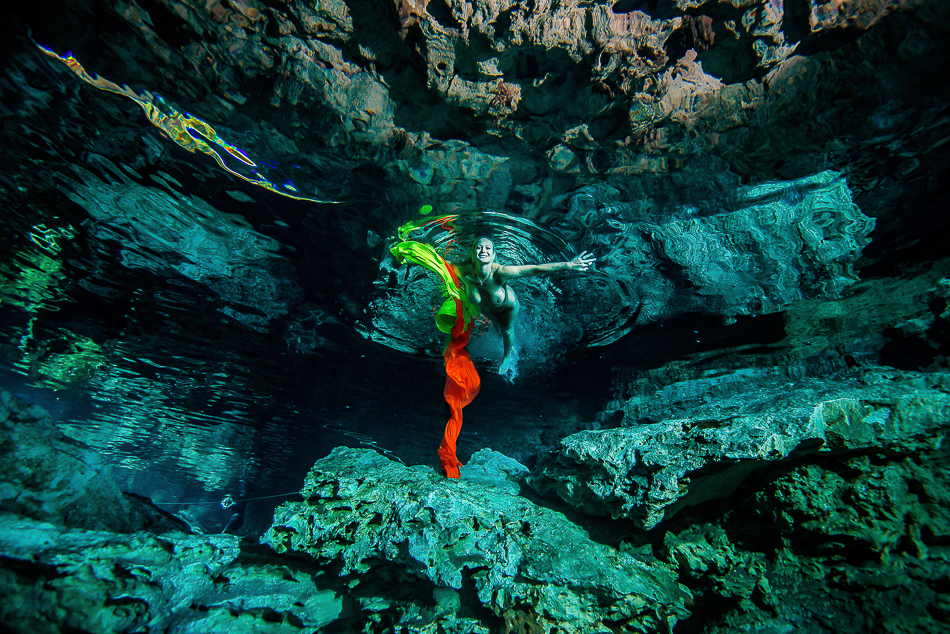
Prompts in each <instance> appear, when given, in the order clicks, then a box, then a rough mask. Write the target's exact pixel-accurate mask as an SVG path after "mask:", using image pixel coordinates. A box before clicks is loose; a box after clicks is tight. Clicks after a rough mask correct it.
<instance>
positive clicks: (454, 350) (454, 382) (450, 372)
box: [439, 262, 481, 478]
mask: <svg viewBox="0 0 950 634" xmlns="http://www.w3.org/2000/svg"><path fill="white" fill-rule="evenodd" d="M445 264H446V268H447V269H448V270H449V273H450V274H451V275H452V281H453V282H455V284H456V286H457V287H458V288H459V289H460V290H461V289H462V283H461V282H460V281H459V278H458V274H457V273H456V271H455V267H454V266H452V265H451V264H449V263H448V262H446V263H445ZM455 311H456V312H455V315H456V317H455V326H454V327H453V328H452V340H451V341H449V343H448V345H446V346H445V353H444V354H443V357H444V359H445V390H444V391H443V394H444V395H445V402H446V403H448V404H449V410H451V416H450V417H449V422H448V423H446V425H445V435H444V436H442V444H440V445H439V459H440V460H441V461H442V468H443V469H445V475H447V476H448V477H450V478H458V477H459V476H460V475H461V474H460V473H459V467H461V466H462V463H461V462H459V459H458V458H457V457H456V455H455V441H456V440H457V439H458V436H459V432H461V431H462V408H463V407H465V406H466V405H468V404H469V403H471V402H472V399H474V398H475V397H476V396H477V395H478V389H479V388H480V387H481V379H479V378H478V372H476V371H475V364H474V363H472V358H471V357H470V356H469V355H468V352H466V351H465V346H466V345H467V344H468V340H469V338H470V337H471V336H472V330H473V328H474V327H475V320H474V319H473V320H471V321H470V322H469V324H468V327H467V328H466V327H465V317H464V314H463V312H462V302H461V301H460V300H459V299H457V298H456V299H455Z"/></svg>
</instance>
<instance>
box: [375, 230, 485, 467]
mask: <svg viewBox="0 0 950 634" xmlns="http://www.w3.org/2000/svg"><path fill="white" fill-rule="evenodd" d="M407 227H408V225H407V226H405V227H402V228H401V229H400V231H399V236H400V238H403V239H404V238H405V236H406V235H407V234H408V232H409V231H411V229H408V230H407ZM390 252H391V253H392V254H393V257H395V258H396V259H397V260H399V261H400V262H405V261H406V260H408V261H410V262H413V263H415V264H418V265H420V266H424V267H426V268H427V269H429V270H430V271H432V272H434V273H436V274H437V275H439V277H441V278H442V282H443V284H444V289H443V294H444V295H445V296H446V300H445V302H444V303H443V304H442V307H441V308H440V309H439V311H438V312H437V313H436V316H435V323H436V326H438V328H439V330H441V331H442V332H444V333H446V334H449V335H451V336H452V339H451V340H450V341H449V342H448V343H447V344H446V346H445V351H444V352H443V354H442V356H443V358H444V359H445V390H444V391H443V394H444V395H445V402H446V403H448V405H449V410H450V411H451V416H450V417H449V422H448V423H447V424H446V426H445V435H443V437H442V443H441V444H440V445H439V460H440V461H441V462H442V468H443V469H445V474H446V475H447V476H448V477H450V478H458V477H459V475H460V473H459V467H461V466H462V463H461V462H459V459H458V458H457V457H456V455H455V449H456V445H455V443H456V440H457V439H458V435H459V432H461V431H462V408H463V407H465V406H466V405H468V404H469V403H471V402H472V399H474V398H475V396H476V395H477V394H478V389H479V387H480V386H481V381H480V379H479V378H478V372H477V371H476V370H475V364H473V363H472V358H471V357H470V356H469V354H468V352H466V351H465V346H466V345H467V344H468V340H469V338H470V337H471V335H472V329H473V328H474V326H475V318H476V317H478V314H479V312H480V311H479V308H478V307H477V306H475V305H474V304H472V302H471V301H470V300H469V299H468V293H467V292H466V289H465V284H464V282H463V280H462V279H461V278H460V277H459V275H458V270H457V269H456V267H455V266H454V265H453V264H451V263H450V262H447V261H446V260H445V259H444V258H443V257H442V256H441V255H439V254H438V252H436V250H435V249H434V248H433V247H431V246H430V245H428V244H423V243H421V242H413V241H405V242H400V243H398V244H396V245H394V246H393V247H392V248H391V249H390Z"/></svg>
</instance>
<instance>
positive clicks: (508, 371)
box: [498, 350, 518, 382]
mask: <svg viewBox="0 0 950 634" xmlns="http://www.w3.org/2000/svg"><path fill="white" fill-rule="evenodd" d="M498 374H500V375H502V376H503V377H505V378H506V379H508V380H509V381H511V382H514V380H515V377H516V376H518V355H517V354H515V351H514V350H511V351H510V352H509V353H508V354H506V355H505V358H504V359H502V360H501V365H500V366H498Z"/></svg>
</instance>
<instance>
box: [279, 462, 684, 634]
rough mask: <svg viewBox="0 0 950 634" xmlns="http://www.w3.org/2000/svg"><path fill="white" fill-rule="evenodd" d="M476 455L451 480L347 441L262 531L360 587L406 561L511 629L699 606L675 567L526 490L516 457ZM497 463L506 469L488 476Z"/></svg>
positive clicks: (622, 626)
mask: <svg viewBox="0 0 950 634" xmlns="http://www.w3.org/2000/svg"><path fill="white" fill-rule="evenodd" d="M475 462H476V463H477V464H478V465H480V466H479V467H478V473H477V477H476V478H475V479H472V480H466V470H465V469H463V473H462V479H461V480H458V481H452V480H446V479H445V478H443V477H442V476H440V475H439V474H437V473H436V472H435V471H434V470H432V469H431V468H429V467H424V466H416V467H406V466H405V465H402V464H399V463H396V462H393V461H391V460H389V459H388V458H385V457H383V456H381V455H379V454H378V453H376V452H374V451H370V450H356V449H347V448H337V449H335V450H334V451H333V452H332V453H331V454H330V455H329V456H327V457H326V458H324V459H322V460H319V461H318V462H317V463H316V464H315V465H314V467H313V469H312V470H311V471H310V473H309V475H308V476H307V479H306V482H305V484H304V487H303V489H302V490H301V492H300V495H301V497H302V498H303V499H302V500H300V501H295V502H289V503H286V504H284V505H282V506H281V507H280V508H278V509H277V511H276V512H275V515H274V525H273V527H272V528H271V529H270V530H269V531H268V532H267V533H266V535H265V536H264V537H263V538H262V541H263V542H265V543H266V544H268V545H270V546H271V547H272V548H274V549H275V550H276V551H277V552H278V553H290V552H296V553H301V554H305V555H309V556H310V557H312V558H313V559H314V560H315V561H316V562H318V563H320V564H327V565H330V564H332V565H335V566H337V567H338V570H339V574H340V575H341V576H344V577H350V578H352V582H351V583H352V584H353V585H354V586H356V585H358V584H361V583H365V582H367V581H368V580H371V579H372V578H373V577H374V575H379V574H380V572H379V571H380V570H381V569H382V568H384V567H386V564H388V567H389V569H392V568H393V566H395V568H396V569H398V570H400V571H401V572H402V574H403V579H404V580H409V581H413V582H414V581H418V580H419V579H422V580H428V581H429V582H431V584H432V585H433V586H434V587H433V589H432V592H433V596H435V597H437V598H438V597H440V596H441V595H446V594H450V593H447V592H446V590H447V589H451V590H454V591H461V592H460V596H461V597H463V598H464V599H467V600H470V601H472V602H473V603H474V605H468V606H463V608H465V607H467V608H468V609H469V610H482V611H484V608H488V609H489V610H491V612H492V613H494V615H495V616H497V617H500V618H501V619H504V621H505V623H506V624H507V627H508V629H511V627H513V626H514V624H516V623H522V624H525V625H524V627H526V628H528V627H529V625H530V626H531V627H532V628H533V627H536V626H540V627H541V628H542V629H539V630H538V631H549V630H552V628H556V630H557V631H560V632H578V633H581V632H583V633H589V632H607V631H617V630H623V631H642V632H646V631H655V630H657V629H668V628H671V627H672V626H673V624H675V623H676V622H677V621H678V620H680V619H682V618H685V617H686V616H688V614H689V613H688V612H687V610H686V605H687V602H688V601H689V594H688V593H687V592H685V591H684V589H683V588H682V587H681V586H680V585H679V584H678V583H677V582H676V579H675V578H674V576H673V575H672V574H671V570H670V568H669V567H667V566H665V565H662V564H656V563H645V562H643V561H640V560H638V559H636V558H634V557H633V556H631V555H629V554H626V553H622V552H619V551H617V550H615V549H613V548H611V547H609V546H605V545H603V544H599V543H596V542H594V541H592V540H591V539H590V537H589V536H588V535H587V533H586V532H585V531H584V530H582V529H581V528H580V527H578V526H576V525H575V524H573V523H571V522H570V521H568V519H567V518H566V517H565V516H564V515H563V514H561V513H558V512H556V511H552V510H550V509H547V508H543V507H540V506H538V505H536V504H534V503H532V502H530V501H529V500H528V499H526V498H524V497H520V496H519V495H517V491H516V490H512V488H511V486H510V482H511V481H512V480H513V479H514V480H517V479H518V478H520V477H521V474H522V470H521V469H517V468H514V469H512V468H509V467H511V465H510V462H509V461H507V460H506V461H501V460H492V459H490V457H486V456H480V457H479V458H478V459H476V460H475ZM493 464H497V465H500V468H498V469H497V471H498V472H499V475H498V476H497V477H489V476H487V475H486V474H487V472H488V471H489V470H491V469H492V465H493ZM506 473H507V474H508V476H505V475H504V474H506ZM472 588H474V592H471V589H472ZM440 593H441V595H440ZM452 596H453V597H454V595H452ZM442 598H443V599H444V598H445V597H442ZM526 631H528V630H527V629H526ZM531 631H534V630H533V629H531Z"/></svg>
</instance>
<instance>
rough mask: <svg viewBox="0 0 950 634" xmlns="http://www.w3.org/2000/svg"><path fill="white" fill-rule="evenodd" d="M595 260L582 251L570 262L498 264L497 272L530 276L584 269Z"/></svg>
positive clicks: (512, 275) (511, 275)
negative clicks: (517, 264) (518, 264)
mask: <svg viewBox="0 0 950 634" xmlns="http://www.w3.org/2000/svg"><path fill="white" fill-rule="evenodd" d="M596 260H597V258H595V257H594V256H593V255H592V254H590V253H588V252H587V251H584V252H583V253H581V254H580V255H578V256H577V257H575V258H574V259H572V260H571V261H570V262H551V263H549V264H523V265H520V266H499V267H498V272H499V273H501V274H502V275H504V276H505V277H531V276H533V275H544V274H547V273H556V272H557V271H586V270H587V269H589V268H590V267H591V266H592V265H593V264H594V262H595V261H596Z"/></svg>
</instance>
